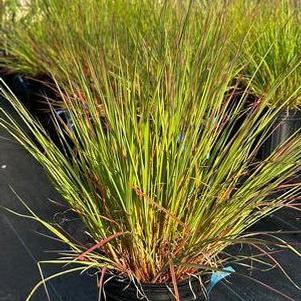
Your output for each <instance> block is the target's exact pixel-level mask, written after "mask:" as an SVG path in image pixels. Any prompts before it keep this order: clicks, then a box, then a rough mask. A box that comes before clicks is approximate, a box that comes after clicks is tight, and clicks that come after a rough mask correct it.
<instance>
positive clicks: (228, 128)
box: [0, 0, 301, 283]
mask: <svg viewBox="0 0 301 301" xmlns="http://www.w3.org/2000/svg"><path fill="white" fill-rule="evenodd" d="M92 2H93V1H92V0H91V3H92ZM52 3H54V4H53V5H62V10H61V12H62V14H63V13H64V2H55V1H52ZM73 3H76V1H74V2H73ZM89 3H90V2H88V4H89ZM93 3H94V2H93ZM114 3H119V2H118V1H116V2H114ZM143 3H144V2H143ZM145 3H147V4H148V5H149V4H150V2H145ZM153 3H154V2H153ZM174 3H175V2H173V1H167V2H164V4H162V3H161V4H160V3H159V2H156V4H155V5H153V4H152V6H146V7H144V6H143V5H142V6H139V7H138V6H136V5H137V3H136V2H135V1H133V7H131V6H130V7H129V10H131V9H133V11H135V10H136V9H138V8H139V9H140V10H142V12H141V11H139V16H140V17H139V19H138V20H135V21H133V20H130V21H128V20H126V21H125V22H129V23H130V26H129V27H128V28H130V29H129V30H127V31H126V32H125V34H124V35H120V32H119V30H123V27H122V26H121V27H120V28H119V27H118V26H117V27H111V36H110V37H107V36H106V37H105V38H104V39H109V40H110V46H109V49H106V47H105V46H104V47H100V46H99V43H100V41H102V40H103V38H102V39H101V40H98V44H97V45H98V47H97V46H95V47H94V46H93V45H92V44H91V45H90V43H92V42H91V41H94V40H93V39H94V38H95V36H94V33H93V38H91V39H89V40H86V37H87V39H88V38H89V33H90V31H88V33H83V32H82V30H86V28H84V27H82V26H80V25H78V24H79V23H78V22H83V21H86V22H88V21H89V20H90V21H89V22H92V21H91V20H94V17H91V14H92V16H94V15H96V13H95V12H94V10H91V11H90V10H87V11H84V12H82V10H84V9H85V8H84V7H83V9H82V10H77V9H75V11H76V12H79V11H81V13H83V14H86V18H83V19H78V15H77V14H75V15H73V14H70V20H68V21H66V22H70V26H71V25H73V26H74V28H76V30H74V32H73V31H70V32H69V33H68V32H67V31H65V30H66V28H68V27H67V26H65V25H64V24H62V25H61V28H59V30H62V31H64V34H63V35H62V36H61V37H58V36H55V37H53V36H48V38H49V39H52V38H55V39H56V38H62V37H63V38H64V40H63V39H62V40H61V41H60V43H66V47H65V48H64V51H62V52H59V53H58V52H53V53H52V56H51V57H50V60H51V62H50V63H49V64H48V62H46V61H45V63H44V65H42V67H43V68H45V70H47V72H48V73H49V74H52V75H53V77H54V78H55V79H56V80H57V89H58V90H59V92H60V94H61V98H62V100H63V102H64V107H65V108H66V110H67V112H68V114H69V115H70V118H71V120H72V123H73V125H74V126H73V128H72V129H70V128H68V127H67V126H66V125H65V124H64V123H63V122H62V120H60V119H59V118H58V117H57V116H56V115H55V114H54V112H53V118H54V121H55V123H56V126H57V132H58V134H59V136H60V139H61V144H62V146H63V149H62V148H59V147H58V146H57V145H55V144H54V143H53V142H52V140H51V139H50V138H49V135H48V133H47V129H44V128H43V127H42V126H41V125H40V124H39V123H38V122H37V121H36V120H35V119H34V118H33V117H32V116H31V115H30V113H29V112H27V111H26V109H25V108H24V107H23V106H22V104H21V103H20V102H19V101H18V100H17V99H16V98H15V97H13V95H12V94H11V92H10V91H9V90H8V89H7V87H5V86H4V85H2V88H1V91H2V93H3V94H4V95H5V97H6V98H8V99H9V100H10V102H11V104H12V105H13V106H14V108H15V109H16V111H17V112H18V114H19V116H20V117H21V119H22V120H23V122H24V123H25V124H26V125H27V127H28V129H29V130H30V132H31V135H33V136H34V138H35V139H34V140H33V139H32V138H30V137H29V136H28V135H27V134H26V131H25V130H24V129H23V128H22V127H21V126H20V125H18V124H17V123H16V122H15V121H14V120H13V118H12V117H11V116H9V115H8V113H6V112H3V113H4V114H5V115H6V118H3V119H1V120H0V124H1V125H2V126H4V127H5V128H6V129H7V130H8V131H9V132H10V133H11V134H12V135H13V136H14V137H15V138H16V139H17V141H19V142H20V143H21V144H22V145H23V146H24V147H25V148H26V149H27V150H28V151H29V152H30V153H31V154H32V155H33V156H34V157H35V158H36V159H37V161H38V162H40V164H41V165H42V166H43V167H44V168H45V170H46V171H47V172H48V174H49V177H50V178H51V180H52V182H53V184H54V186H55V187H56V188H57V190H58V191H59V192H60V194H61V195H62V197H63V198H64V200H65V201H66V203H67V204H68V205H69V207H70V208H71V209H72V210H73V211H74V212H76V214H78V215H79V217H80V218H81V220H82V222H83V226H84V229H85V230H86V232H87V233H88V235H89V237H91V239H92V240H93V243H94V246H93V247H88V246H87V245H81V244H80V243H76V242H75V241H73V239H72V238H70V237H68V236H67V235H65V234H64V233H63V232H62V231H60V230H59V229H58V228H56V227H54V226H53V225H51V224H50V223H47V222H45V221H42V220H41V219H40V218H39V217H38V216H37V215H35V214H34V212H32V211H31V210H30V209H29V208H28V210H30V214H31V216H32V218H34V219H36V220H38V221H39V222H41V223H43V225H44V226H46V227H47V228H48V229H49V230H50V231H51V232H52V233H53V234H54V235H55V236H57V237H58V238H60V239H61V240H62V241H64V242H65V243H66V244H67V245H69V247H70V252H64V253H63V254H62V257H61V258H60V259H58V260H57V261H56V262H57V263H62V264H64V263H77V264H79V267H78V268H74V269H71V270H70V271H75V270H76V271H77V270H86V269H95V268H96V269H98V270H99V271H101V273H106V274H107V275H115V276H116V275H119V276H121V277H125V278H129V279H131V280H133V281H135V282H138V283H150V282H151V283H166V282H167V283H168V282H172V281H173V282H174V279H176V280H177V281H180V280H182V279H184V278H187V277H190V276H191V275H199V274H204V273H206V272H208V271H210V270H216V269H219V268H220V267H221V266H222V265H223V262H224V261H223V257H222V255H223V254H224V253H223V252H224V250H225V249H226V248H227V247H228V246H229V245H231V244H234V243H248V241H252V243H254V239H253V237H252V236H250V235H245V234H244V233H245V231H246V230H247V229H248V228H249V227H250V226H251V225H253V224H254V223H255V222H256V221H258V220H259V219H261V218H263V217H265V216H266V215H268V214H270V213H271V212H273V211H275V210H277V209H279V208H281V207H283V206H290V205H291V204H292V203H293V202H294V198H295V197H296V196H298V195H299V193H300V187H299V184H292V183H291V182H288V181H287V179H291V178H292V177H294V176H296V175H297V173H298V171H299V164H300V159H301V147H300V146H301V145H300V143H301V142H300V138H299V136H297V134H296V135H295V136H294V137H291V138H290V139H289V140H288V141H286V143H284V144H283V145H281V146H280V147H279V148H277V149H276V150H275V151H274V152H273V153H272V154H271V155H270V156H269V157H268V158H267V159H266V160H264V161H262V162H256V161H255V155H256V153H257V151H258V148H259V146H260V144H261V142H262V141H263V140H264V139H265V138H266V137H267V132H268V131H267V130H268V128H269V126H270V125H271V123H272V120H273V119H274V118H275V116H276V114H277V113H278V112H279V111H280V110H281V109H282V108H284V107H285V106H286V105H287V104H288V103H289V102H290V101H291V99H293V97H294V93H295V92H296V91H297V90H298V88H299V87H295V90H292V91H290V92H291V94H290V95H287V96H286V97H285V98H284V99H283V102H282V103H281V104H279V106H278V107H277V108H276V109H266V108H267V105H268V104H269V103H270V102H271V101H273V100H274V99H275V98H274V97H275V91H277V89H279V87H280V86H281V85H282V84H283V82H285V81H286V79H287V76H288V75H287V74H286V73H284V75H282V77H281V79H282V81H279V82H277V83H275V82H274V84H273V85H271V86H270V87H269V90H267V91H266V93H265V94H264V95H263V97H262V98H261V99H260V101H258V102H256V103H254V104H252V105H251V106H248V107H246V106H245V101H246V100H245V98H244V97H242V98H241V99H240V100H239V102H238V104H237V105H236V106H235V107H234V106H232V105H231V101H232V98H231V97H230V96H229V97H228V96H227V95H228V94H229V87H230V86H231V83H232V80H233V78H234V77H236V76H237V75H238V73H239V71H240V66H239V64H238V61H237V57H238V55H237V56H234V57H233V56H232V57H233V58H232V60H231V59H230V57H231V51H232V49H231V45H230V44H229V43H230V42H231V40H230V39H229V36H228V35H227V32H230V29H231V27H228V26H229V23H228V22H227V19H226V15H225V12H224V11H223V9H222V7H220V9H218V8H215V9H213V7H211V6H207V10H206V13H203V7H202V6H197V7H194V6H193V5H192V3H194V5H196V4H195V2H187V3H186V2H184V3H186V4H187V5H186V6H185V5H184V7H181V8H178V7H176V6H174V5H172V4H174ZM74 5H75V4H74ZM116 5H117V4H116ZM88 7H89V5H88ZM183 8H184V9H183ZM49 9H52V7H50V8H49ZM144 9H145V10H144ZM148 9H149V10H148ZM57 11H58V10H56V13H57ZM65 13H66V12H65ZM141 13H142V14H141ZM144 13H145V14H144ZM102 14H103V15H105V14H107V15H108V16H111V10H110V6H106V7H104V10H103V11H102ZM88 16H90V17H91V18H88ZM146 16H147V17H150V16H152V17H153V18H154V19H153V20H156V21H158V23H157V26H156V27H154V26H153V24H155V22H154V21H150V22H154V23H151V26H149V27H148V25H147V23H145V22H144V21H149V20H150V19H148V18H146ZM160 16H161V17H160ZM196 16H198V17H199V18H196ZM55 17H56V14H54V15H53V17H52V18H53V19H55ZM157 17H158V19H156V18H157ZM57 18H58V19H60V16H59V15H58V16H57ZM73 18H74V19H73ZM95 18H96V16H95ZM75 20H77V21H76V22H75ZM137 22H138V23H139V24H143V25H145V27H146V28H145V29H144V28H142V29H141V28H140V27H139V26H138V25H137ZM110 24H111V25H112V23H110ZM131 24H133V27H131ZM93 26H94V24H93V23H91V27H89V26H88V27H87V28H88V29H91V32H92V31H93V30H94V31H95V29H94V27H93ZM54 27H55V26H53V30H57V29H56V28H54ZM88 29H87V30H88ZM100 32H101V31H100ZM76 33H77V34H78V36H77V38H81V40H80V41H81V43H82V45H83V47H82V48H80V47H79V46H80V45H81V44H79V43H78V44H77V45H75V44H73V42H74V41H75V39H74V36H73V34H76ZM142 33H143V34H142ZM106 34H107V32H106ZM121 36H122V38H120V37H121ZM159 36H160V39H158V37H159ZM83 37H85V39H84V38H83ZM45 38H46V36H45ZM128 39H129V40H128ZM125 41H126V42H125ZM129 41H130V42H129ZM95 43H96V42H95ZM87 44H88V45H90V46H89V47H86V45H87ZM104 44H105V43H104ZM88 48H89V49H90V51H91V52H88V53H87V52H86V50H87V49H88ZM61 49H62V48H60V50H61ZM34 56H35V54H34ZM40 62H42V60H39V59H38V60H37V66H38V65H39V64H40ZM83 62H84V63H83ZM33 64H34V61H33ZM71 67H72V68H71ZM20 68H22V66H21V67H20ZM26 68H27V67H26ZM32 70H35V69H34V68H32ZM50 108H52V110H53V107H52V106H51V105H50ZM2 111H3V109H2ZM243 112H244V113H245V112H246V113H247V115H246V118H245V119H244V120H243V121H242V124H241V126H240V127H239V128H238V129H237V130H236V132H235V133H233V128H234V126H235V124H236V122H237V119H238V118H239V117H240V116H241V114H242V113H243ZM70 154H72V155H71V156H70ZM284 184H285V185H284ZM291 206H293V205H291ZM258 242H259V243H263V241H261V240H260V241H259V240H258Z"/></svg>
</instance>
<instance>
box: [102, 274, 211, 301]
mask: <svg viewBox="0 0 301 301" xmlns="http://www.w3.org/2000/svg"><path fill="white" fill-rule="evenodd" d="M205 279H206V278H205ZM202 281H203V283H202V284H201V283H200V280H199V279H198V278H195V277H191V278H190V279H186V280H183V281H181V282H179V283H178V291H179V296H180V300H181V301H196V300H197V301H205V300H206V297H205V287H207V286H208V282H209V278H208V280H202ZM104 291H105V296H104V297H106V300H107V301H147V300H149V301H175V300H176V299H175V296H174V294H173V293H172V291H173V285H172V284H169V285H168V286H167V285H165V284H142V285H141V286H138V289H137V286H136V285H135V284H133V283H132V282H131V283H130V282H129V280H128V279H127V280H125V279H121V278H113V279H111V280H109V281H108V282H107V283H105V284H104ZM139 291H141V292H143V293H141V292H139Z"/></svg>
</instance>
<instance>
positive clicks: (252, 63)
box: [233, 0, 301, 108]
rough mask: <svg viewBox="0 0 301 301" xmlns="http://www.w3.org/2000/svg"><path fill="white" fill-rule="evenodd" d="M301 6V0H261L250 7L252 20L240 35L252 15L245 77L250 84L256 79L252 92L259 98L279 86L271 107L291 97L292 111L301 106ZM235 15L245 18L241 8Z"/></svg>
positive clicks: (245, 51)
mask: <svg viewBox="0 0 301 301" xmlns="http://www.w3.org/2000/svg"><path fill="white" fill-rule="evenodd" d="M238 2H245V1H244V0H243V1H240V0H239V1H238ZM299 6H300V3H299V4H298V1H291V0H273V1H259V2H257V3H256V4H253V5H251V6H250V8H246V12H247V13H246V15H247V16H248V17H247V18H245V19H243V20H245V22H244V21H242V22H241V24H239V25H238V32H239V31H240V32H241V33H240V34H244V33H245V32H246V26H245V24H246V22H248V20H249V19H250V16H252V17H251V20H252V21H251V23H252V26H251V28H250V29H249V30H248V34H247V35H246V38H245V41H244V44H243V45H244V46H243V47H242V51H241V52H242V61H244V63H245V68H244V70H243V72H242V76H243V77H244V79H245V80H246V81H248V80H250V79H251V78H252V79H251V82H250V88H251V93H253V94H255V95H257V97H262V96H264V95H265V94H266V93H269V91H270V90H271V87H272V86H274V85H276V84H277V86H278V87H277V89H276V90H275V91H274V96H273V98H272V99H271V101H270V105H271V106H279V105H281V104H282V103H283V102H285V100H286V99H287V98H290V101H289V102H288V103H287V107H290V108H296V107H298V106H299V105H300V102H301V90H300V89H299V88H300V80H301V66H300V64H301V50H300V49H301V26H300V25H301V23H300V21H301V19H300V8H298V7H299ZM237 7H239V6H237ZM237 7H236V8H237ZM234 12H235V13H234V14H233V15H238V16H239V15H240V16H242V14H241V13H239V10H238V9H236V10H235V9H234ZM255 73H256V75H255V76H253V75H254V74H255ZM284 78H285V79H284ZM293 93H294V95H293V97H291V95H292V94H293Z"/></svg>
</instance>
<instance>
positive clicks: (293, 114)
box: [258, 108, 301, 160]
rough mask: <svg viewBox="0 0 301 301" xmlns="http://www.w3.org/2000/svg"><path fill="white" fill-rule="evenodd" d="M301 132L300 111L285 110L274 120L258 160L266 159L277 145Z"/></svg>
mask: <svg viewBox="0 0 301 301" xmlns="http://www.w3.org/2000/svg"><path fill="white" fill-rule="evenodd" d="M300 130H301V109H298V108H297V109H286V110H285V111H283V112H281V114H279V116H278V118H277V119H276V120H275V122H274V124H273V126H272V128H271V131H272V133H271V135H270V136H269V137H268V139H267V140H266V141H265V142H264V143H263V145H262V146H261V148H260V149H259V152H258V159H261V160H264V159H266V158H267V157H268V156H269V155H270V154H271V153H272V152H273V151H274V150H275V149H276V148H277V147H278V146H279V145H281V144H282V143H283V142H285V141H286V140H287V139H288V138H289V137H291V136H292V135H293V134H295V133H296V132H298V131H300Z"/></svg>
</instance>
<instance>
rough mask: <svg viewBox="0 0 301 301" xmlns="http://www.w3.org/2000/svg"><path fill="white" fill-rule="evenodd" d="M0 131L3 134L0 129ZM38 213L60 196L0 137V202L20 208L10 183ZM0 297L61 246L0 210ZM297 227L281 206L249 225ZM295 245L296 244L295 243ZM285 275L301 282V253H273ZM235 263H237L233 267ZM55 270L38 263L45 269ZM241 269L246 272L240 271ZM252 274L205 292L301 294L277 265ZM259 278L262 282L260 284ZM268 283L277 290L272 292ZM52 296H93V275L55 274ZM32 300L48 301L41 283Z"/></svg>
mask: <svg viewBox="0 0 301 301" xmlns="http://www.w3.org/2000/svg"><path fill="white" fill-rule="evenodd" d="M0 135H1V136H5V137H7V135H6V134H5V132H4V131H3V130H2V131H1V130H0ZM11 188H13V189H14V191H15V192H16V193H17V194H18V195H19V196H20V197H21V198H22V199H24V200H25V201H26V203H27V204H28V205H29V206H30V207H31V208H32V209H33V210H34V211H35V212H36V213H38V214H39V215H40V216H41V217H43V218H47V219H48V220H54V219H55V217H54V216H55V213H56V212H58V211H59V209H58V207H57V206H56V205H54V204H53V203H51V202H50V201H49V199H52V200H55V201H59V200H60V196H59V195H58V194H57V193H56V192H55V191H54V189H53V188H52V186H51V184H50V183H49V180H48V179H47V177H46V175H45V173H44V171H43V170H42V169H41V167H40V166H39V165H38V164H37V163H36V162H35V161H34V160H33V159H32V158H31V157H30V156H29V155H28V154H27V153H26V152H25V151H24V150H23V149H22V148H21V147H20V146H19V145H17V144H16V143H15V142H14V141H11V140H6V139H3V138H2V139H1V140H0V205H2V206H5V207H8V208H10V209H13V210H16V211H18V212H22V213H25V212H26V210H25V209H24V207H23V206H22V205H21V204H20V201H18V200H17V197H16V195H15V193H14V192H13V191H12V189H11ZM0 229H1V230H0V231H1V232H0V301H23V300H25V298H26V296H27V294H28V293H29V291H30V290H31V288H32V287H33V286H34V284H35V283H36V282H37V281H38V280H40V279H41V276H40V273H39V269H38V266H37V262H38V261H40V260H45V259H50V258H53V254H52V253H49V252H46V251H51V250H58V249H59V250H61V249H62V248H63V246H61V245H60V244H59V243H58V242H55V241H51V240H49V239H48V238H46V237H43V236H41V235H39V234H38V232H43V233H45V231H44V230H43V229H42V227H41V226H39V225H37V224H36V223H35V222H32V221H30V220H27V219H24V218H20V217H16V216H14V215H12V214H10V213H7V212H5V211H4V210H0ZM278 229H282V230H301V222H300V214H299V213H295V212H291V211H289V210H284V211H281V212H278V213H277V215H276V216H273V217H271V218H268V219H266V220H265V221H262V222H261V223H260V224H258V225H256V227H254V229H253V230H254V231H256V230H269V231H270V230H278ZM281 237H282V238H284V239H286V240H287V241H290V242H292V243H295V244H298V243H301V238H300V234H297V235H296V234H286V235H282V236H281ZM299 249H300V248H299ZM245 251H246V250H242V249H238V248H236V249H235V248H234V249H233V250H232V252H234V253H237V254H240V253H241V254H243V252H245ZM275 257H276V259H277V261H278V262H280V263H281V264H282V266H283V268H284V269H285V270H286V271H287V273H288V274H289V275H290V277H291V278H292V279H293V280H294V281H295V282H297V283H299V284H301V259H300V258H298V257H297V256H296V255H294V254H293V253H292V252H286V253H279V254H277V255H276V256H275ZM235 269H237V268H236V267H235ZM55 271H60V269H59V268H57V269H56V270H55V269H54V267H52V268H43V273H44V274H45V275H49V274H50V273H52V272H55ZM244 273H245V275H249V274H248V272H247V271H246V270H245V271H244ZM252 277H253V278H254V279H255V280H250V279H249V278H247V277H245V276H238V275H233V276H231V277H229V278H228V280H227V281H223V282H221V283H219V284H218V285H217V286H216V287H215V288H214V290H213V291H212V293H211V295H210V300H212V301H240V300H246V301H284V300H297V301H300V300H301V291H300V290H298V289H297V288H295V287H294V285H293V284H292V283H291V282H290V281H289V280H288V279H287V278H286V277H285V276H284V275H281V274H280V272H279V270H276V269H273V270H270V271H266V272H261V271H256V272H254V273H253V274H252ZM260 282H264V283H265V285H263V284H260ZM268 286H272V287H274V288H277V289H278V290H279V291H281V292H282V294H284V295H287V296H288V297H290V298H291V299H288V298H287V297H285V296H284V295H280V294H279V293H276V292H273V290H272V289H271V288H268ZM48 290H49V295H50V300H51V301H92V300H93V301H94V300H95V301H96V300H97V289H96V285H95V279H94V278H93V277H91V276H87V275H86V276H79V275H69V276H65V277H63V278H60V279H57V280H54V281H52V282H50V283H49V285H48ZM32 300H34V301H44V300H45V301H47V300H48V298H47V296H46V294H45V292H44V290H43V289H41V290H39V292H38V293H37V294H36V295H35V296H34V297H33V299H32Z"/></svg>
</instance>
